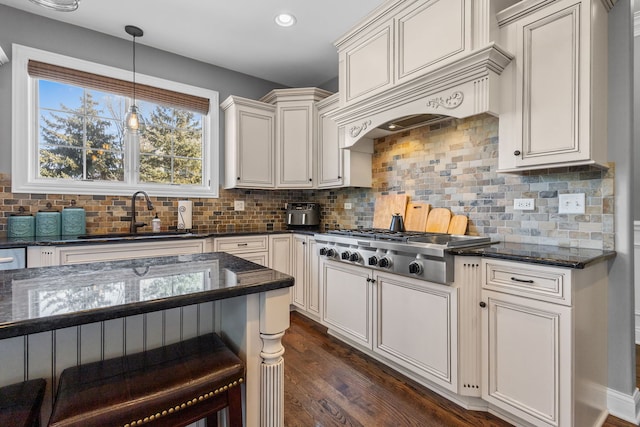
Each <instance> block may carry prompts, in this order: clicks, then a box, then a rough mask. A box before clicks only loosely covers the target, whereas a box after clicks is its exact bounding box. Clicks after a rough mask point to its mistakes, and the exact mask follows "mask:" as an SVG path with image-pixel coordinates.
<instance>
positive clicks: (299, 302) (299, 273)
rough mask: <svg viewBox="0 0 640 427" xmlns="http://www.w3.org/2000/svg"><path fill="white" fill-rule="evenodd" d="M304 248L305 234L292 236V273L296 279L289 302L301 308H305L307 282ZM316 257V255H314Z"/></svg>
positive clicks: (305, 244)
mask: <svg viewBox="0 0 640 427" xmlns="http://www.w3.org/2000/svg"><path fill="white" fill-rule="evenodd" d="M306 250H307V239H306V237H305V236H293V251H292V262H291V268H292V274H293V277H294V278H295V279H296V282H295V284H294V285H293V287H292V288H291V292H292V295H291V302H293V304H294V305H296V306H297V307H300V308H302V309H305V308H307V298H306V289H307V283H306V278H305V272H306V265H307V261H306V256H305V255H306ZM316 257H317V255H316Z"/></svg>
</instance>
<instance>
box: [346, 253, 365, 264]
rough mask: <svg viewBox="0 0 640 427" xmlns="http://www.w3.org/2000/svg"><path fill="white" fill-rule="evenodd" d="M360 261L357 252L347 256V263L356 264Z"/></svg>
mask: <svg viewBox="0 0 640 427" xmlns="http://www.w3.org/2000/svg"><path fill="white" fill-rule="evenodd" d="M361 259H362V257H361V256H360V254H359V253H358V252H354V253H352V254H351V255H350V256H349V261H353V262H358V261H360V260H361Z"/></svg>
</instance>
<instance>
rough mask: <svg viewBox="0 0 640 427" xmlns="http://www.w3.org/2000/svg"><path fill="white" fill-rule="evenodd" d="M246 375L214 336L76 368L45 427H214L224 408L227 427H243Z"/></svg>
mask: <svg viewBox="0 0 640 427" xmlns="http://www.w3.org/2000/svg"><path fill="white" fill-rule="evenodd" d="M244 374H245V367H244V364H243V363H242V361H241V360H240V359H239V358H238V356H236V355H235V354H234V353H233V352H232V351H231V350H229V349H228V348H227V347H226V346H225V344H224V343H223V342H222V340H221V339H220V337H218V336H217V335H216V334H208V335H203V336H200V337H196V338H192V339H190V340H186V341H182V342H179V343H176V344H171V345H168V346H165V347H161V348H158V349H154V350H149V351H145V352H142V353H135V354H131V355H127V356H122V357H118V358H114V359H108V360H104V361H101V362H94V363H89V364H85V365H79V366H75V367H72V368H68V369H65V370H64V371H63V372H62V375H61V376H60V383H59V386H58V392H57V395H56V400H55V403H54V406H53V412H52V414H51V418H50V419H49V426H50V427H72V426H73V427H80V426H82V427H86V426H124V427H131V426H140V425H145V424H149V425H150V427H160V426H167V427H169V426H171V427H182V426H186V425H189V424H191V423H193V422H195V421H197V420H199V419H203V418H205V419H206V420H207V427H215V426H217V424H218V423H217V412H218V411H220V410H222V409H224V408H225V407H228V408H229V423H230V425H231V427H241V426H242V401H241V400H242V399H241V392H240V384H242V382H243V381H244Z"/></svg>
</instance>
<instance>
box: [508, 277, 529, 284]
mask: <svg viewBox="0 0 640 427" xmlns="http://www.w3.org/2000/svg"><path fill="white" fill-rule="evenodd" d="M511 280H513V281H514V282H520V283H533V280H524V279H518V278H517V277H512V278H511Z"/></svg>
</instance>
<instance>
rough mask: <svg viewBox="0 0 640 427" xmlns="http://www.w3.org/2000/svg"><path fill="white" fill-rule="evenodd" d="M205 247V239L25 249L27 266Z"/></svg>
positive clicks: (197, 250)
mask: <svg viewBox="0 0 640 427" xmlns="http://www.w3.org/2000/svg"><path fill="white" fill-rule="evenodd" d="M207 246H208V245H207V241H206V239H186V240H180V241H176V240H165V241H161V242H160V241H153V242H148V241H147V242H130V243H109V244H94V245H65V246H29V247H28V248H27V267H29V268H31V267H47V266H55V265H67V264H79V263H86V262H100V261H116V260H123V259H134V258H147V257H158V256H171V255H186V254H199V253H203V252H205V250H206V248H207Z"/></svg>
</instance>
